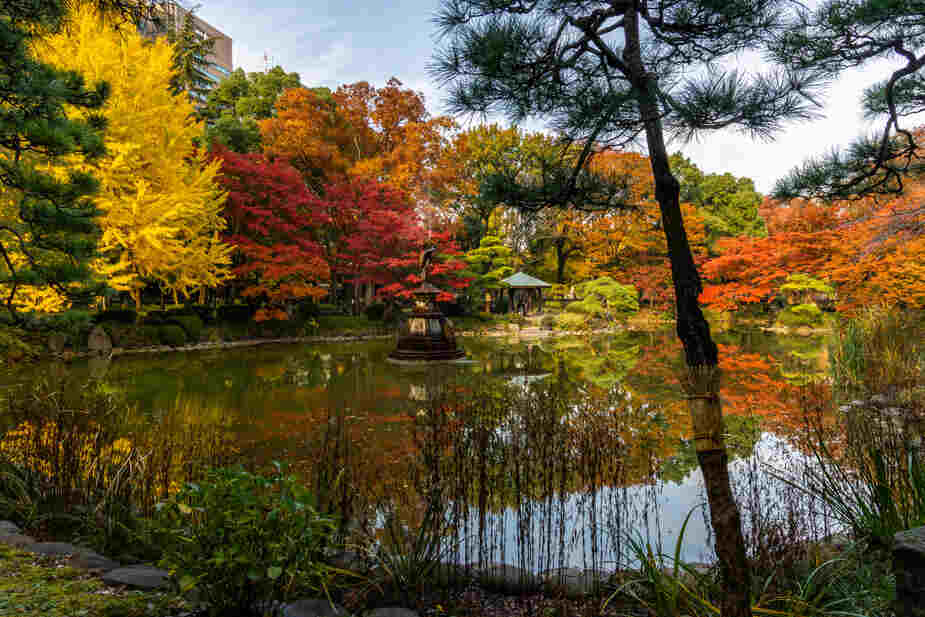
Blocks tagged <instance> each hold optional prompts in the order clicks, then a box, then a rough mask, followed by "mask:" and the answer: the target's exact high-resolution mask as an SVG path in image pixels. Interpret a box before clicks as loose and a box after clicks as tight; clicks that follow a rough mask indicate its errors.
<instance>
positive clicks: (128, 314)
mask: <svg viewBox="0 0 925 617" xmlns="http://www.w3.org/2000/svg"><path fill="white" fill-rule="evenodd" d="M137 320H138V313H136V312H135V311H134V309H109V310H106V311H100V312H99V313H97V314H96V315H94V316H93V323H97V324H100V323H103V322H107V321H111V322H115V323H124V324H133V323H135V322H136V321H137Z"/></svg>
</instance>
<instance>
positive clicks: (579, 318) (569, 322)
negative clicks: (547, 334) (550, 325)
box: [556, 313, 588, 331]
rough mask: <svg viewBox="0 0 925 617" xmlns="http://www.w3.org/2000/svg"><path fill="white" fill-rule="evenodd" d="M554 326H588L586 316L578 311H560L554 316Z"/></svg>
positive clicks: (580, 328) (575, 327)
mask: <svg viewBox="0 0 925 617" xmlns="http://www.w3.org/2000/svg"><path fill="white" fill-rule="evenodd" d="M556 327H557V328H559V329H560V330H570V331H571V330H584V329H586V328H587V327H588V318H587V317H586V316H584V315H580V314H578V313H562V314H561V315H559V316H558V317H556Z"/></svg>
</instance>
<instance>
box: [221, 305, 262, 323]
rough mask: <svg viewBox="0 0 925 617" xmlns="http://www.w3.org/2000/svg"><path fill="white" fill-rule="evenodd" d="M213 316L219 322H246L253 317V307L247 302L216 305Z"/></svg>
mask: <svg viewBox="0 0 925 617" xmlns="http://www.w3.org/2000/svg"><path fill="white" fill-rule="evenodd" d="M215 317H216V319H218V321H220V322H227V323H247V322H249V321H250V320H251V319H253V318H254V309H253V307H251V306H250V305H248V304H226V305H224V306H220V307H218V309H217V310H216V311H215Z"/></svg>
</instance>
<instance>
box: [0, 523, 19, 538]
mask: <svg viewBox="0 0 925 617" xmlns="http://www.w3.org/2000/svg"><path fill="white" fill-rule="evenodd" d="M12 533H22V529H20V528H19V525H17V524H16V523H14V522H13V521H0V535H8V534H12Z"/></svg>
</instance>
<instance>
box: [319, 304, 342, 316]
mask: <svg viewBox="0 0 925 617" xmlns="http://www.w3.org/2000/svg"><path fill="white" fill-rule="evenodd" d="M340 312H341V311H340V309H339V308H337V305H335V304H324V303H322V304H319V305H318V314H319V315H339V314H340Z"/></svg>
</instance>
